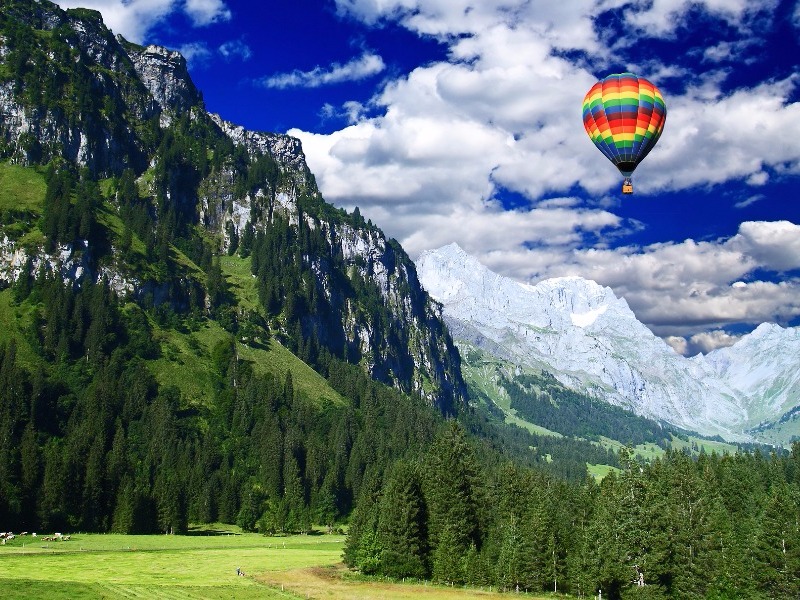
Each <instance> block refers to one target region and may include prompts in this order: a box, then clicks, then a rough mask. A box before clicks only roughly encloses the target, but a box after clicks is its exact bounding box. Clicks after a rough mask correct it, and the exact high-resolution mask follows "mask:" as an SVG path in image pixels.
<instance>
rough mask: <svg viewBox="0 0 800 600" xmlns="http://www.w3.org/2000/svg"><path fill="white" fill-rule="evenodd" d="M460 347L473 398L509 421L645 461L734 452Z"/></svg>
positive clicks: (539, 373) (541, 374) (536, 373)
mask: <svg viewBox="0 0 800 600" xmlns="http://www.w3.org/2000/svg"><path fill="white" fill-rule="evenodd" d="M458 346H459V350H460V351H461V355H462V368H463V373H464V379H465V380H466V381H467V385H468V386H469V389H470V390H471V392H472V394H471V395H472V397H473V398H475V399H478V400H479V402H482V403H483V404H484V405H488V406H491V405H493V406H494V407H496V408H497V409H499V410H500V411H501V413H502V415H503V418H504V420H505V422H506V423H508V424H512V425H516V426H519V427H523V428H525V429H527V430H528V431H530V432H531V433H534V434H537V435H550V436H555V437H564V436H566V437H574V438H579V439H586V440H590V441H592V442H593V443H596V444H598V445H600V446H602V447H603V448H608V449H611V450H613V451H614V452H618V451H619V450H620V449H621V448H623V447H625V446H630V447H632V448H633V449H634V453H635V454H636V455H638V456H641V457H642V458H643V459H645V460H651V459H653V458H655V457H658V456H662V455H663V454H664V450H665V449H666V448H675V449H686V450H687V451H689V452H691V453H694V454H697V453H699V452H700V451H704V452H708V453H710V452H718V453H721V452H736V449H737V447H736V446H735V445H733V444H728V443H725V442H721V441H715V440H709V439H707V438H701V437H699V436H696V435H694V434H691V433H689V432H683V431H679V430H677V429H675V428H672V427H665V426H663V425H661V424H658V423H655V422H653V421H651V420H649V419H645V418H643V417H639V416H637V415H635V414H633V413H631V412H629V411H626V410H624V409H622V408H619V407H615V406H611V405H607V404H605V403H602V402H597V401H593V400H592V399H591V398H589V397H587V396H583V395H582V394H579V393H576V392H574V391H572V390H569V389H567V388H565V387H564V386H563V385H561V384H560V383H559V382H558V381H556V380H555V379H554V378H553V377H549V376H548V375H547V373H545V372H542V371H536V370H533V369H525V368H521V367H519V366H517V365H514V364H511V363H509V362H508V361H504V360H502V359H499V358H497V357H495V356H491V355H489V354H487V353H486V352H484V351H482V350H480V349H478V348H476V347H474V346H470V345H468V344H464V343H459V345H458ZM600 471H603V470H602V469H600Z"/></svg>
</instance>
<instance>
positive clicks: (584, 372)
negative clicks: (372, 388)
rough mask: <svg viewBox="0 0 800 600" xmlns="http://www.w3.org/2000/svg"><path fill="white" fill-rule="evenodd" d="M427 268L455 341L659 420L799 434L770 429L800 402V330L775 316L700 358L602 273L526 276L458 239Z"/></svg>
mask: <svg viewBox="0 0 800 600" xmlns="http://www.w3.org/2000/svg"><path fill="white" fill-rule="evenodd" d="M417 272H418V274H419V278H420V281H421V282H422V284H423V286H424V287H425V289H426V290H427V291H428V293H429V294H430V295H431V296H432V297H433V298H434V299H435V300H437V301H439V302H441V303H442V305H443V313H444V318H445V320H446V321H447V323H448V325H449V326H450V329H451V332H452V334H453V336H454V337H455V338H456V340H460V341H463V342H466V343H469V344H472V345H475V346H477V347H479V348H482V349H483V350H485V351H488V352H490V353H491V354H493V355H495V356H497V357H499V358H503V359H505V360H510V361H513V362H515V363H516V364H518V365H525V366H529V367H534V368H541V369H546V370H548V371H550V372H551V373H553V374H554V375H555V376H556V377H557V378H558V379H559V380H561V381H562V382H563V383H564V384H566V385H568V386H570V387H573V388H575V389H578V390H581V391H584V392H586V393H589V394H592V395H595V396H597V397H599V398H604V399H605V400H607V401H608V402H610V403H612V404H616V405H619V406H623V407H625V408H628V409H631V410H633V411H634V412H636V413H637V414H640V415H643V416H646V417H649V418H652V419H656V420H662V421H666V422H669V423H672V424H674V425H676V426H679V427H682V428H686V429H690V430H694V431H697V432H699V433H703V434H707V435H715V434H719V435H721V436H722V437H724V438H726V439H729V440H748V439H752V438H753V437H754V436H755V437H758V438H760V439H770V440H774V439H775V437H776V436H777V437H785V438H786V439H787V440H788V435H789V430H790V429H792V428H787V427H782V428H779V429H780V431H779V432H777V433H776V432H775V431H770V433H769V434H766V433H764V432H766V431H767V430H771V429H772V428H773V426H774V425H776V424H777V422H778V420H779V419H780V418H781V417H782V416H783V415H786V414H787V413H789V412H790V411H791V410H792V409H793V408H794V407H795V406H797V405H798V404H800V368H798V367H800V358H798V357H800V352H798V351H799V350H800V331H798V330H797V329H783V328H781V327H779V326H777V325H768V324H764V325H761V326H760V327H759V328H758V329H756V330H755V331H753V332H752V333H751V334H750V335H747V336H745V337H743V338H742V339H741V340H740V341H739V342H738V343H737V344H735V345H734V346H732V347H730V348H723V349H720V350H716V351H714V352H711V353H709V354H708V355H707V356H702V355H698V356H696V357H693V358H691V359H689V358H685V357H683V356H681V355H679V354H677V353H676V352H675V351H674V350H673V349H672V348H671V347H670V346H668V345H667V344H666V343H665V342H664V341H663V340H662V339H660V338H658V337H656V336H655V335H654V334H653V333H652V332H651V331H650V330H649V329H648V328H647V327H646V326H645V325H643V324H642V323H640V322H639V321H638V320H637V319H636V316H635V315H634V314H633V312H632V311H631V310H630V308H629V307H628V304H627V303H626V302H625V300H624V299H621V298H617V297H616V296H615V295H614V293H613V292H612V291H611V289H609V288H606V287H603V286H600V285H598V284H597V283H595V282H593V281H588V280H585V279H582V278H580V277H563V278H556V279H549V280H546V281H542V282H540V283H538V284H536V285H527V284H524V283H520V282H517V281H514V280H512V279H508V278H505V277H502V276H500V275H498V274H496V273H494V272H492V271H490V270H489V269H487V268H486V267H484V266H483V265H482V264H480V263H479V262H478V261H477V260H476V259H475V258H473V257H471V256H469V255H467V254H466V253H465V252H464V251H463V250H462V249H461V248H460V247H459V246H458V245H456V244H451V245H449V246H445V247H443V248H439V249H438V250H432V251H428V252H425V253H423V255H422V256H420V258H419V260H418V261H417ZM788 420H790V419H788V418H787V419H784V421H785V422H787V421H788ZM758 425H763V426H764V427H762V430H761V431H760V432H759V431H756V432H751V431H750V430H751V429H752V428H754V427H757V426H758ZM784 441H785V440H784Z"/></svg>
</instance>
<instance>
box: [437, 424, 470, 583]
mask: <svg viewBox="0 0 800 600" xmlns="http://www.w3.org/2000/svg"><path fill="white" fill-rule="evenodd" d="M480 493H481V492H480V490H479V473H478V467H477V462H476V459H475V455H474V453H473V451H472V448H471V447H470V446H469V444H468V443H467V440H466V436H465V434H464V430H463V429H462V428H461V427H460V426H459V425H458V423H457V422H455V421H451V422H450V423H449V424H448V425H447V426H446V427H445V428H444V431H443V433H442V434H441V435H440V436H439V438H438V439H437V440H436V442H435V443H434V444H433V446H432V447H431V449H430V451H429V453H428V465H427V473H426V487H425V497H426V498H427V499H428V502H429V507H430V535H431V540H432V542H433V546H434V550H433V565H432V567H433V577H434V579H436V580H439V581H445V582H457V583H461V582H463V581H464V580H465V573H464V569H463V562H462V558H463V557H464V556H465V555H466V553H467V551H468V550H469V548H470V547H471V546H472V545H473V544H474V545H476V546H477V547H478V548H479V549H480V543H481V537H480V522H479V514H478V510H479V496H480Z"/></svg>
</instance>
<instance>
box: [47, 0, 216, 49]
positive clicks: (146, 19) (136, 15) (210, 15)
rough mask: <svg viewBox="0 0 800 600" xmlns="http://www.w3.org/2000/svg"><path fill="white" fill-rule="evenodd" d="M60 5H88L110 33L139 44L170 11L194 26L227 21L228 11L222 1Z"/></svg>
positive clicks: (65, 0) (71, 0) (74, 0)
mask: <svg viewBox="0 0 800 600" xmlns="http://www.w3.org/2000/svg"><path fill="white" fill-rule="evenodd" d="M56 4H58V5H59V6H60V7H61V8H64V9H67V8H91V9H93V10H97V11H99V12H100V13H101V14H102V15H103V21H104V22H105V24H106V25H107V26H108V27H109V29H111V30H112V31H113V32H114V33H118V34H121V35H122V36H123V37H125V38H127V39H129V40H131V41H132V42H136V43H142V42H143V41H144V40H145V39H146V37H147V35H148V33H150V31H151V30H152V29H153V28H154V27H156V26H157V25H159V24H160V23H162V22H163V21H164V20H165V19H166V18H167V17H168V16H169V15H170V14H172V13H175V12H183V13H184V14H186V15H187V16H188V17H189V19H190V20H191V21H192V23H193V24H194V25H195V26H205V25H209V24H211V23H214V22H217V21H227V20H229V19H230V18H231V11H230V10H229V9H228V7H227V6H226V5H225V3H224V2H223V0H185V2H183V1H180V0H56Z"/></svg>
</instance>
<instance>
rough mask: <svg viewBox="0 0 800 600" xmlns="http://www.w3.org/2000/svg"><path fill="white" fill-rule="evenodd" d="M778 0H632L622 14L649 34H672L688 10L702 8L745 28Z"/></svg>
mask: <svg viewBox="0 0 800 600" xmlns="http://www.w3.org/2000/svg"><path fill="white" fill-rule="evenodd" d="M778 1H779V0H756V1H753V0H635V1H634V2H632V10H631V11H629V12H628V13H627V15H626V20H627V22H628V23H629V24H630V25H632V26H634V27H637V28H638V29H640V30H641V31H642V32H644V33H646V34H647V35H651V36H670V35H673V34H674V32H675V30H676V29H677V27H679V26H680V25H682V24H683V23H685V21H686V19H687V18H690V17H691V10H692V9H697V8H702V9H703V10H705V11H706V12H708V13H709V14H711V15H713V16H714V17H716V18H719V19H722V20H724V21H726V22H727V23H728V24H729V25H731V26H734V27H737V28H740V29H743V30H747V29H748V28H749V27H750V26H751V25H752V23H753V21H756V20H757V19H758V17H759V16H762V15H764V14H767V15H771V14H772V12H773V11H774V10H775V7H776V6H777V4H778Z"/></svg>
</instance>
